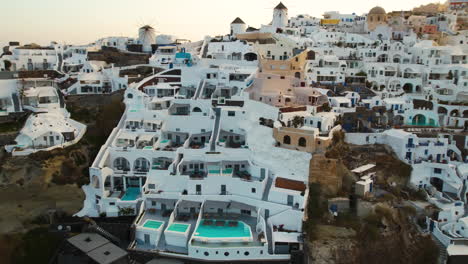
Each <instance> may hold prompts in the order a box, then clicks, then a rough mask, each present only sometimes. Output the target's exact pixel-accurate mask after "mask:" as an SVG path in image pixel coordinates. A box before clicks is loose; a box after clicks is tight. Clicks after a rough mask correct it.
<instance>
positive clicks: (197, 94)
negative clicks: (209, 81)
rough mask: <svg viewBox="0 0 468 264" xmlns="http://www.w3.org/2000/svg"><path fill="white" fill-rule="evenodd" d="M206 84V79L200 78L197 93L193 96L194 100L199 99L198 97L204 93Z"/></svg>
mask: <svg viewBox="0 0 468 264" xmlns="http://www.w3.org/2000/svg"><path fill="white" fill-rule="evenodd" d="M205 84H206V80H205V79H203V80H200V82H199V83H198V87H197V90H196V91H195V95H194V96H193V99H194V100H197V99H198V97H200V94H202V91H203V88H205Z"/></svg>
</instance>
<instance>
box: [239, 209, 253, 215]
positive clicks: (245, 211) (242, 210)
mask: <svg viewBox="0 0 468 264" xmlns="http://www.w3.org/2000/svg"><path fill="white" fill-rule="evenodd" d="M241 214H244V215H250V214H251V212H250V210H245V209H241Z"/></svg>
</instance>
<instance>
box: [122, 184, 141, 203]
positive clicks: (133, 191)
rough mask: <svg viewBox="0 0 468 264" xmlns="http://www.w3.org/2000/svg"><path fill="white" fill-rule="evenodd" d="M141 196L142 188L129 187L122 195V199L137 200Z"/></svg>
mask: <svg viewBox="0 0 468 264" xmlns="http://www.w3.org/2000/svg"><path fill="white" fill-rule="evenodd" d="M139 196H140V188H137V187H129V188H127V191H126V192H125V194H124V196H122V198H121V200H122V201H135V200H136V199H137V198H138V197H139Z"/></svg>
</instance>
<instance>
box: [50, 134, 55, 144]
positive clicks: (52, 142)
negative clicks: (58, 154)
mask: <svg viewBox="0 0 468 264" xmlns="http://www.w3.org/2000/svg"><path fill="white" fill-rule="evenodd" d="M49 143H50V146H53V145H55V142H54V136H49Z"/></svg>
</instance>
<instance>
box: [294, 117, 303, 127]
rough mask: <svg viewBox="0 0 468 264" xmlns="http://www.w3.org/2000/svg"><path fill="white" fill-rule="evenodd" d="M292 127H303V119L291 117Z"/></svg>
mask: <svg viewBox="0 0 468 264" xmlns="http://www.w3.org/2000/svg"><path fill="white" fill-rule="evenodd" d="M292 125H293V126H294V127H295V128H298V127H301V126H302V125H304V117H302V116H294V117H293V120H292Z"/></svg>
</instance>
